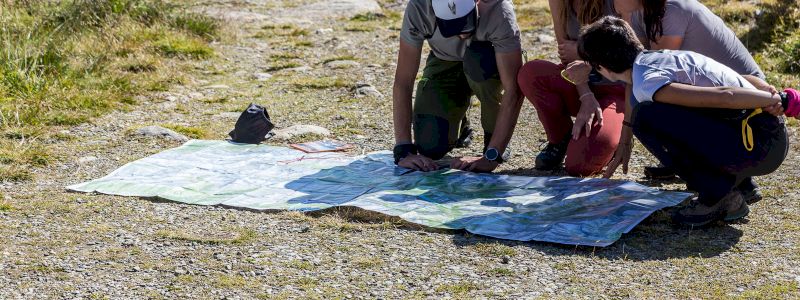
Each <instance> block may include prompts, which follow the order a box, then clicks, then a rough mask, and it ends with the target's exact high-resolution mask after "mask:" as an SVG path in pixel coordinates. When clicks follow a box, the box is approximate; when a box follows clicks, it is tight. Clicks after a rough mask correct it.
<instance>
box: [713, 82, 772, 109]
mask: <svg viewBox="0 0 800 300" xmlns="http://www.w3.org/2000/svg"><path fill="white" fill-rule="evenodd" d="M780 101H781V98H780V96H779V95H772V94H770V93H768V92H764V91H760V90H753V89H744V88H729V87H722V88H717V91H716V92H715V93H714V96H712V97H709V98H707V101H705V102H706V103H704V105H702V106H701V107H710V108H728V109H753V108H762V107H766V106H770V105H773V104H775V103H779V102H780ZM701 102H702V101H701Z"/></svg>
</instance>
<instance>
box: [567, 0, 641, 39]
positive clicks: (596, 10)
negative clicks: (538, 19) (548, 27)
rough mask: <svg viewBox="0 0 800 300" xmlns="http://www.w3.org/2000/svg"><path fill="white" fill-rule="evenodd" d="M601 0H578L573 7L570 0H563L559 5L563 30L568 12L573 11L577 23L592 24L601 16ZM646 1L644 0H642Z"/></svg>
mask: <svg viewBox="0 0 800 300" xmlns="http://www.w3.org/2000/svg"><path fill="white" fill-rule="evenodd" d="M605 1H613V0H605ZM605 1H603V0H580V1H577V2H578V7H575V5H572V4H573V1H572V0H564V5H563V6H562V7H561V19H562V20H564V21H563V24H562V26H563V28H564V31H567V23H569V21H568V20H569V18H570V14H572V13H573V12H574V13H575V14H576V15H577V16H578V23H579V24H580V25H581V26H583V25H589V24H592V23H593V22H594V21H597V20H599V19H600V18H601V17H603V5H604V3H605ZM642 1H646V0H642Z"/></svg>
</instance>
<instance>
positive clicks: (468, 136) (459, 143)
mask: <svg viewBox="0 0 800 300" xmlns="http://www.w3.org/2000/svg"><path fill="white" fill-rule="evenodd" d="M474 135H475V131H474V130H472V128H469V127H467V128H462V129H461V134H460V135H459V136H458V140H456V148H469V145H472V137H473V136H474Z"/></svg>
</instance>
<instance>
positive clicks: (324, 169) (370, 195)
mask: <svg viewBox="0 0 800 300" xmlns="http://www.w3.org/2000/svg"><path fill="white" fill-rule="evenodd" d="M68 189H70V190H73V191H79V192H99V193H104V194H112V195H122V196H139V197H158V198H163V199H167V200H172V201H177V202H183V203H190V204H198V205H225V206H232V207H242V208H249V209H257V210H299V211H312V210H320V209H325V208H329V207H333V206H355V207H360V208H363V209H366V210H371V211H376V212H380V213H383V214H387V215H392V216H398V217H400V218H402V219H404V220H406V221H409V222H413V223H417V224H421V225H425V226H429V227H435V228H446V229H462V228H463V229H466V230H467V231H469V232H472V233H475V234H480V235H486V236H491V237H496V238H502V239H510V240H520V241H531V240H533V241H546V242H554V243H561V244H570V245H589V246H607V245H610V244H612V243H614V242H615V241H617V240H618V239H619V238H620V236H621V235H622V234H624V233H627V232H628V231H630V230H631V229H633V227H634V226H636V225H637V224H638V223H639V222H641V221H642V220H644V219H645V218H646V217H647V216H649V215H650V214H652V213H653V212H654V211H656V210H659V209H662V208H664V207H668V206H673V205H676V204H678V203H679V202H681V201H682V200H683V199H685V198H686V197H687V196H689V195H688V194H686V193H675V192H663V191H659V190H657V189H654V188H650V187H646V186H643V185H639V184H636V183H632V182H624V181H612V180H604V179H580V178H571V177H524V176H509V175H493V174H475V173H470V172H462V171H456V170H447V169H445V170H440V171H436V172H429V173H424V172H412V171H411V170H408V169H403V168H399V167H396V166H395V165H394V163H393V161H392V155H391V153H387V152H377V153H371V154H368V155H366V156H361V157H348V156H345V155H343V154H338V153H320V154H306V153H303V152H300V151H297V150H293V149H289V148H283V147H274V146H267V145H241V144H234V143H229V142H225V141H201V140H193V141H189V142H187V143H186V144H184V145H183V146H181V147H178V148H175V149H171V150H167V151H164V152H161V153H158V154H156V155H153V156H150V157H147V158H144V159H141V160H138V161H134V162H132V163H129V164H127V165H125V166H123V167H121V168H119V169H117V170H116V171H114V172H112V173H111V174H109V175H108V176H106V177H103V178H100V179H97V180H94V181H90V182H86V183H81V184H76V185H73V186H69V187H68Z"/></svg>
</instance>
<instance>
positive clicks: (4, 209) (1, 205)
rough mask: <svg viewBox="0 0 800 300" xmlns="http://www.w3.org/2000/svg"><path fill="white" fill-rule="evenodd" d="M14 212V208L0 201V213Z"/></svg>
mask: <svg viewBox="0 0 800 300" xmlns="http://www.w3.org/2000/svg"><path fill="white" fill-rule="evenodd" d="M12 210H14V206H12V205H11V203H8V201H6V200H0V212H7V211H12Z"/></svg>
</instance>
